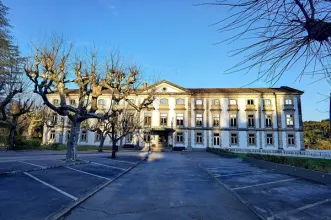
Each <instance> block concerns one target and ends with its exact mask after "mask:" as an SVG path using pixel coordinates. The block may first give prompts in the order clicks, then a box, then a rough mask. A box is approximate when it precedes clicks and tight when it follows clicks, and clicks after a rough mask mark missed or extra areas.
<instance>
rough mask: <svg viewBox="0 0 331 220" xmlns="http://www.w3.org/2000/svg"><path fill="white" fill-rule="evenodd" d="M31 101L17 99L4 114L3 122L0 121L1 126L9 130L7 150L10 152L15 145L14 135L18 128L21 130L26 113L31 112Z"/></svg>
mask: <svg viewBox="0 0 331 220" xmlns="http://www.w3.org/2000/svg"><path fill="white" fill-rule="evenodd" d="M32 105H33V101H31V100H30V99H27V100H23V99H22V97H19V98H18V100H14V101H13V102H12V103H11V104H10V110H9V111H5V112H4V120H1V121H0V124H1V125H4V126H7V127H8V128H9V131H10V132H9V137H8V147H7V150H12V149H13V146H14V143H15V133H16V131H17V130H18V129H19V128H22V127H23V126H24V125H26V124H25V121H26V118H25V117H26V116H27V113H29V112H30V111H31V108H32Z"/></svg>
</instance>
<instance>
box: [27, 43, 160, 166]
mask: <svg viewBox="0 0 331 220" xmlns="http://www.w3.org/2000/svg"><path fill="white" fill-rule="evenodd" d="M71 48H72V46H69V47H65V45H64V43H63V40H61V39H60V40H58V39H56V38H53V39H51V40H50V42H46V43H45V44H44V45H42V46H40V47H38V46H36V47H35V51H36V52H35V56H34V61H31V62H28V63H27V64H26V66H25V72H26V75H27V76H28V77H29V79H30V80H31V82H32V83H33V86H34V92H35V93H37V94H39V95H40V96H41V98H42V100H43V102H44V104H45V105H47V107H48V108H49V109H50V110H53V111H54V112H56V113H58V114H59V115H62V116H67V117H68V118H69V119H70V121H71V132H70V137H69V140H68V142H67V156H66V158H67V160H76V159H77V154H76V147H77V142H78V137H79V131H80V126H81V123H82V122H83V121H85V120H87V119H91V118H96V119H100V120H106V119H109V118H112V117H116V115H117V112H119V111H121V109H117V110H116V109H108V110H107V111H103V110H102V109H99V107H98V103H97V101H98V98H99V97H100V96H101V95H102V94H103V93H104V92H105V91H110V92H111V93H112V94H114V95H113V97H112V99H113V100H114V101H115V102H116V103H119V102H120V101H122V100H123V101H126V102H128V101H129V100H128V96H129V95H130V94H133V93H136V92H137V86H138V84H139V74H140V70H139V68H137V67H136V66H135V65H125V64H124V63H123V62H122V61H121V59H120V56H119V55H118V54H112V55H111V58H110V59H109V60H108V61H106V63H105V65H104V66H103V68H101V67H99V66H98V62H97V61H98V54H97V53H96V52H91V54H90V56H89V58H88V59H84V57H83V56H80V57H76V59H75V61H74V62H73V63H72V62H70V57H71ZM32 62H33V63H32ZM71 64H72V65H71ZM72 66H73V68H72V72H73V74H70V71H71V67H72ZM70 87H71V88H73V87H74V88H75V89H77V90H78V103H77V105H76V106H73V105H70V103H68V102H69V100H68V97H67V93H68V88H70ZM139 91H140V92H142V91H141V90H139ZM144 92H145V93H146V94H147V96H146V98H145V99H144V100H143V101H142V102H141V104H140V105H135V104H132V103H130V105H132V106H133V107H134V108H135V109H136V110H137V111H140V110H141V109H142V108H144V107H145V106H147V105H148V104H150V103H151V102H153V99H154V97H153V95H152V94H151V93H149V91H148V90H146V91H144ZM50 93H55V94H57V95H58V97H59V103H58V104H55V103H52V101H51V100H50V99H49V97H48V95H49V94H50Z"/></svg>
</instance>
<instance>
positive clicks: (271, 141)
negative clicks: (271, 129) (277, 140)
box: [266, 134, 274, 145]
mask: <svg viewBox="0 0 331 220" xmlns="http://www.w3.org/2000/svg"><path fill="white" fill-rule="evenodd" d="M266 142H267V145H273V143H274V140H273V136H272V134H267V141H266Z"/></svg>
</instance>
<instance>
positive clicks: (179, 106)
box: [175, 104, 186, 110]
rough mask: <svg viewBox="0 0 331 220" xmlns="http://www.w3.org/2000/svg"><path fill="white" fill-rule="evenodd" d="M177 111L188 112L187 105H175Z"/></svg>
mask: <svg viewBox="0 0 331 220" xmlns="http://www.w3.org/2000/svg"><path fill="white" fill-rule="evenodd" d="M175 110H186V109H185V104H176V105H175Z"/></svg>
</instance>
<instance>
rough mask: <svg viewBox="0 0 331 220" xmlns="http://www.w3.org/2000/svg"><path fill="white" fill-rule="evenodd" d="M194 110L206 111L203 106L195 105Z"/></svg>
mask: <svg viewBox="0 0 331 220" xmlns="http://www.w3.org/2000/svg"><path fill="white" fill-rule="evenodd" d="M194 110H205V109H204V106H203V105H195V106H194Z"/></svg>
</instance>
